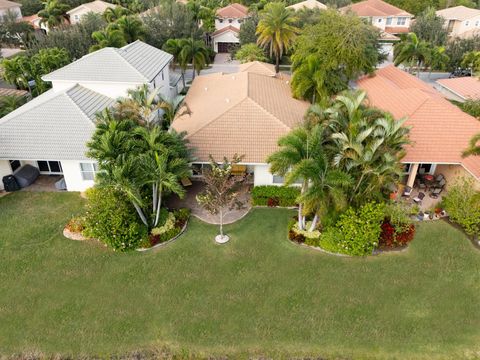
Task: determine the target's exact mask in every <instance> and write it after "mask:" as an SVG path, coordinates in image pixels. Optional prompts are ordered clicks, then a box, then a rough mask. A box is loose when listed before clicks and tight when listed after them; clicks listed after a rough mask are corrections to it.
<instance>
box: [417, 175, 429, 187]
mask: <svg viewBox="0 0 480 360" xmlns="http://www.w3.org/2000/svg"><path fill="white" fill-rule="evenodd" d="M417 186H418V188H419V189H426V188H427V184H425V180H424V179H423V177H419V178H418V181H417Z"/></svg>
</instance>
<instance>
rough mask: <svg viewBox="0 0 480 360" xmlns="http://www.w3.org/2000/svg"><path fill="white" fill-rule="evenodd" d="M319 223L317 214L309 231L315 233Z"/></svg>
mask: <svg viewBox="0 0 480 360" xmlns="http://www.w3.org/2000/svg"><path fill="white" fill-rule="evenodd" d="M317 222H318V214H315V216H314V217H313V220H312V225H310V229H308V231H313V230H315V228H316V227H317Z"/></svg>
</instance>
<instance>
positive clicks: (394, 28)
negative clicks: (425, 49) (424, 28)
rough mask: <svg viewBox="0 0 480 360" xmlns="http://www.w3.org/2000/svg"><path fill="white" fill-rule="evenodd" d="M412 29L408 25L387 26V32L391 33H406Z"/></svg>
mask: <svg viewBox="0 0 480 360" xmlns="http://www.w3.org/2000/svg"><path fill="white" fill-rule="evenodd" d="M409 31H410V29H409V28H408V27H404V26H403V27H402V26H386V27H385V32H387V33H389V34H406V33H408V32H409Z"/></svg>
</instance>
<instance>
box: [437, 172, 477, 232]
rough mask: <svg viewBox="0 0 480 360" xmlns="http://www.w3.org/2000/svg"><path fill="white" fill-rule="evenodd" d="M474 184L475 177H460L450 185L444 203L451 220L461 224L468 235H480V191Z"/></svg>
mask: <svg viewBox="0 0 480 360" xmlns="http://www.w3.org/2000/svg"><path fill="white" fill-rule="evenodd" d="M473 186H474V182H473V179H467V178H462V179H459V181H457V182H456V183H455V184H453V185H451V186H449V187H448V193H447V195H446V196H445V197H444V198H443V201H442V203H443V206H444V208H445V210H446V212H447V214H448V215H449V216H450V220H452V221H453V222H455V223H457V224H459V225H460V226H461V227H462V228H463V229H464V230H465V232H466V233H467V234H468V235H473V236H480V192H478V191H476V190H475V189H474V187H473Z"/></svg>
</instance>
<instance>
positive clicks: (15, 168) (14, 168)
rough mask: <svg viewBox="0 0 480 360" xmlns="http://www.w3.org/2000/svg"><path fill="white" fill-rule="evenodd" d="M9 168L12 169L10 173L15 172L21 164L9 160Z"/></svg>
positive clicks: (18, 161)
mask: <svg viewBox="0 0 480 360" xmlns="http://www.w3.org/2000/svg"><path fill="white" fill-rule="evenodd" d="M9 162H10V167H11V168H12V172H14V171H15V170H17V169H18V168H19V167H20V166H22V164H20V160H9Z"/></svg>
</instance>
